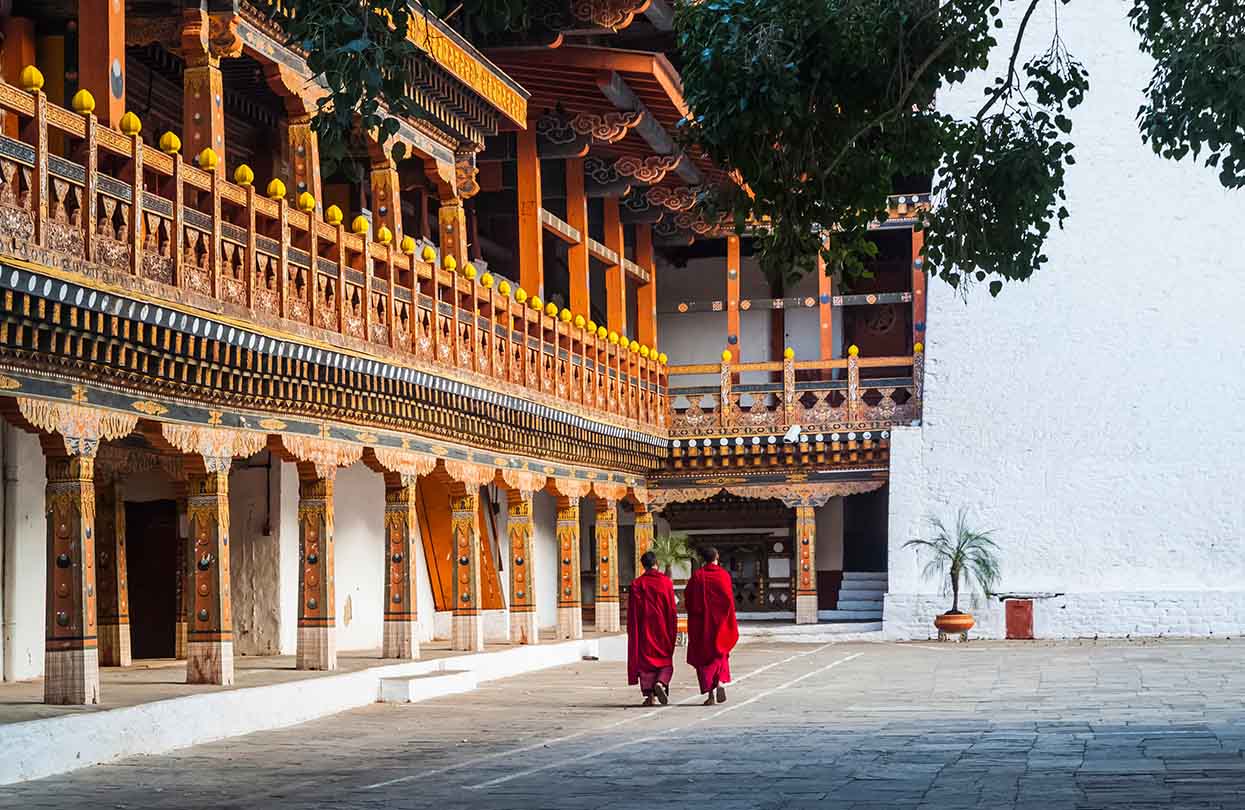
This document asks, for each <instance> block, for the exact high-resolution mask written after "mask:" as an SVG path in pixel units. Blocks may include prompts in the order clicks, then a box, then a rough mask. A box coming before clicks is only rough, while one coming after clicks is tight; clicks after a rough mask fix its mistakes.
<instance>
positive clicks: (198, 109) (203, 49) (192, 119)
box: [181, 5, 241, 177]
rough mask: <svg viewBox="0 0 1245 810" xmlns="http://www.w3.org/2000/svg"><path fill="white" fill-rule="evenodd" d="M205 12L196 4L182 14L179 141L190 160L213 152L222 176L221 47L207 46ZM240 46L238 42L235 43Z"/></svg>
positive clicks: (223, 163) (222, 105)
mask: <svg viewBox="0 0 1245 810" xmlns="http://www.w3.org/2000/svg"><path fill="white" fill-rule="evenodd" d="M208 27H209V26H208V15H207V13H206V12H204V11H202V10H200V9H199V8H198V7H197V5H196V7H195V8H193V9H186V10H185V11H184V12H183V17H182V34H181V45H182V48H181V50H182V58H183V59H184V60H185V63H186V68H185V70H184V71H183V72H182V143H183V144H184V149H185V152H184V156H185V159H186V160H187V161H189V162H192V163H195V165H198V164H197V162H195V158H196V157H198V155H199V153H200V152H202V151H203V150H204V149H206V148H208V147H211V148H212V151H214V152H215V153H216V157H217V162H216V174H217V176H219V177H224V176H225V106H224V82H223V79H222V77H221V72H220V49H219V48H218V47H216V46H215V43H213V47H211V48H209V35H208ZM237 48H238V50H240V49H241V43H238V45H237Z"/></svg>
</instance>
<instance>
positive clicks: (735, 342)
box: [722, 234, 743, 406]
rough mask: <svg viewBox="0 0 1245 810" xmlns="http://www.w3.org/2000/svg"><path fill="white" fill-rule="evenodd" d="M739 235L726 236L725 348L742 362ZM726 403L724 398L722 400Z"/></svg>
mask: <svg viewBox="0 0 1245 810" xmlns="http://www.w3.org/2000/svg"><path fill="white" fill-rule="evenodd" d="M739 269H740V261H739V237H738V236H736V235H735V234H731V235H730V236H728V237H726V348H727V349H728V350H729V351H730V352H731V354H733V355H735V361H736V362H743V347H742V346H740V344H739ZM722 404H723V406H725V405H726V402H725V400H723V402H722Z"/></svg>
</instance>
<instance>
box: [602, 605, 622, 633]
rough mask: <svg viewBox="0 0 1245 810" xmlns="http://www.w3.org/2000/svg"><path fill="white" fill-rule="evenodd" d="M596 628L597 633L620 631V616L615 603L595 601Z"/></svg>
mask: <svg viewBox="0 0 1245 810" xmlns="http://www.w3.org/2000/svg"><path fill="white" fill-rule="evenodd" d="M596 627H597V632H598V633H617V632H619V631H621V630H622V614H621V611H620V609H619V606H618V602H617V601H615V600H610V601H608V602H602V601H601V600H600V599H598V600H597V622H596Z"/></svg>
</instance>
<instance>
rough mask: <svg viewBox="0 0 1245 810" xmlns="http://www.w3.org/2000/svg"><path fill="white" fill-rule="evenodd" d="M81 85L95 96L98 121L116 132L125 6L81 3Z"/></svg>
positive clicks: (122, 106)
mask: <svg viewBox="0 0 1245 810" xmlns="http://www.w3.org/2000/svg"><path fill="white" fill-rule="evenodd" d="M78 84H79V85H80V86H81V87H82V88H83V89H85V90H89V91H91V95H92V96H94V97H95V117H96V118H98V119H99V122H100V123H101V124H103V125H104V126H108V127H112V128H114V129H116V128H117V127H118V126H119V125H120V123H121V116H122V115H124V114H125V3H116V2H82V3H79V4H78ZM205 145H206V144H205Z"/></svg>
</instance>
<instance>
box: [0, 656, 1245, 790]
mask: <svg viewBox="0 0 1245 810" xmlns="http://www.w3.org/2000/svg"><path fill="white" fill-rule="evenodd" d="M1241 652H1242V651H1241V649H1240V643H1238V642H1228V641H1206V642H1164V643H1154V642H1147V643H1127V642H1103V643H1093V642H1084V643H1076V642H1073V643H1065V644H1056V643H1036V644H1032V643H1030V644H1021V643H1014V644H1007V643H979V642H973V643H970V644H967V645H936V644H899V645H893V644H831V645H824V646H815V647H810V646H807V645H779V644H764V645H763V644H750V645H747V646H746V647H742V648H740V649H739V650H738V651H737V652H736V654H735V655H734V656H733V657H732V671H733V673H734V674H735V676H736V679H737V682H736V683H735V684H733V685H732V686H730V687H729V692H730V695H729V700H728V702H727V703H726V704H725V705H722V706H716V707H702V706H700V705H699V698H698V697H697V696H695V695H694V694H692V693H693V692H694V691H695V690H694V687H693V683H694V680H693V679H694V674H693V673H692V672H691V671H690V670H689V669H688V668H687V667H686V666H682V665H680V666H677V667H676V676H675V683H674V688H673V690H672V691H673V699H674V700H675V701H676V704H675V705H672V706H670V707H667V708H664V709H662V708H659V709H651V710H650V709H643V708H639V707H637V706H636V705H635V704H636V703H637V698H638V695H637V694H636V692H635V690H634V689H632V688H628V687H627V686H626V685H625V677H624V668H623V666H622V665H621V664H617V663H607V662H583V663H580V664H575V665H572V666H568V667H562V668H559V669H555V670H549V671H545V672H541V673H535V674H531V675H526V676H522V677H519V678H513V679H508V680H503V681H495V682H492V683H488V684H485V685H484V686H483V687H482V688H481V689H479V690H477V691H476V692H472V693H470V694H465V695H460V696H454V697H448V698H444V699H439V700H435V701H430V702H427V703H422V704H416V705H411V706H393V705H381V704H377V705H373V706H368V707H365V708H361V709H357V710H352V711H349V712H345V713H343V714H340V715H336V716H334V717H331V718H326V719H323V720H318V721H314V722H311V723H306V724H303V725H301V726H297V727H293V728H288V729H282V730H277V731H270V732H263V733H259V734H253V735H249V736H246V737H240V738H235V739H232V740H228V741H223V742H219V743H212V744H208V745H202V746H197V747H195V748H190V749H186V750H183V751H180V752H175V753H173V754H169V755H165V756H154V757H145V758H134V759H130V760H124V761H121V762H119V763H117V764H114V765H108V766H102V767H96V768H89V769H84V770H81V771H77V772H74V773H72V774H68V775H66V776H62V777H56V778H52V779H45V780H40V781H36V782H28V783H25V784H22V785H13V786H9V787H6V788H0V808H19V807H20V808H44V807H47V808H53V807H54V808H74V807H91V808H107V807H123V808H127V807H134V808H137V807H143V808H252V807H256V808H259V807H262V808H265V810H268V809H269V808H280V809H281V810H286V809H287V808H289V809H291V810H292V809H294V808H299V809H301V808H313V807H314V808H317V810H324V808H381V807H383V808H435V810H446V808H458V807H471V808H484V809H485V810H491V809H492V808H508V809H513V808H568V809H570V810H575V809H576V808H592V810H617V809H622V810H631V808H636V810H640V808H643V810H655V808H676V807H677V808H686V807H689V806H691V805H692V803H693V802H695V803H696V804H697V805H700V806H705V807H712V808H715V810H723V809H725V810H733V809H734V808H739V809H740V810H742V808H750V809H751V808H762V809H764V810H770V808H773V809H774V810H795V809H797V808H813V807H817V808H827V807H833V808H836V810H838V809H839V808H848V809H850V810H855V809H857V808H886V809H887V810H893V809H894V808H928V810H967V809H968V808H991V810H998V809H999V808H1006V809H1007V810H1037V808H1040V809H1041V810H1064V809H1065V808H1066V810H1098V809H1099V808H1103V809H1104V810H1105V809H1110V810H1115V809H1116V808H1119V810H1124V808H1127V809H1128V810H1159V808H1163V809H1164V810H1170V809H1171V808H1179V810H1211V809H1212V808H1215V809H1216V810H1226V808H1232V809H1233V810H1239V808H1242V807H1245V756H1243V746H1245V689H1243V688H1242V687H1245V671H1243V670H1242V668H1241V667H1240V665H1239V662H1240V660H1241V659H1242V655H1241Z"/></svg>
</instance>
